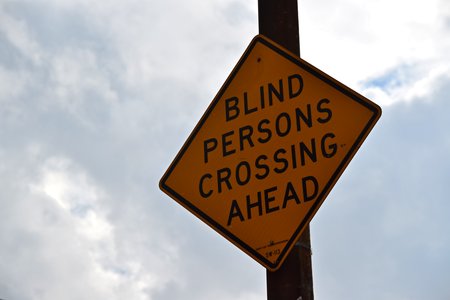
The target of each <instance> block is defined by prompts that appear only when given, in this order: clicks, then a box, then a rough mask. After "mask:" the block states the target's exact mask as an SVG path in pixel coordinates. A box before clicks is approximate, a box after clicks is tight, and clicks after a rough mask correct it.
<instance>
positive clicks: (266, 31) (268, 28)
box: [258, 0, 314, 300]
mask: <svg viewBox="0 0 450 300" xmlns="http://www.w3.org/2000/svg"><path fill="white" fill-rule="evenodd" d="M258 24H259V33H260V34H263V35H265V36H267V37H269V38H271V39H272V40H274V41H275V42H277V43H279V44H280V45H282V46H284V47H285V48H286V49H288V50H289V51H291V52H292V53H294V54H296V55H297V56H299V57H300V38H299V26H298V4H297V0H258ZM266 278H267V299H268V300H285V299H286V300H287V299H295V300H297V299H301V300H312V299H314V293H313V276H312V264H311V241H310V230H309V225H308V226H307V228H306V229H305V230H304V231H303V234H302V235H301V236H300V238H299V240H298V241H297V242H296V244H295V246H294V248H293V249H292V251H291V252H290V253H289V254H288V257H287V258H286V261H285V262H284V263H283V265H282V266H281V267H280V268H279V269H278V270H277V271H274V272H272V271H270V270H268V269H267V271H266Z"/></svg>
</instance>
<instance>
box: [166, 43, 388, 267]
mask: <svg viewBox="0 0 450 300" xmlns="http://www.w3.org/2000/svg"><path fill="white" fill-rule="evenodd" d="M380 116H381V109H380V107H378V106H377V105H376V104H374V103H373V102H371V101H370V100H368V99H366V98H364V97H363V96H361V95H359V94H357V93H356V92H354V91H353V90H351V89H349V88H348V87H346V86H344V85H343V84H341V83H339V82H337V81H336V80H334V79H333V78H331V77H330V76H328V75H326V74H325V73H323V72H322V71H320V70H318V69H317V68H315V67H313V66H312V65H310V64H309V63H307V62H305V61H304V60H302V59H300V58H299V57H296V56H295V55H293V54H292V53H290V52H289V51H287V50H285V49H284V48H283V47H281V46H279V45H277V44H276V43H274V42H273V41H271V40H269V39H267V38H266V37H263V36H261V35H259V36H256V37H255V38H254V39H253V40H252V42H251V43H250V45H249V46H248V48H247V50H246V51H245V53H244V54H243V56H242V57H241V59H240V60H239V62H238V64H237V65H236V67H235V68H234V69H233V71H232V72H231V74H230V76H229V77H228V79H227V80H226V82H225V83H224V85H223V86H222V88H221V89H220V91H219V92H218V94H217V96H216V97H215V98H214V100H213V101H212V103H211V104H210V106H209V107H208V109H207V110H206V112H205V113H204V115H203V117H202V118H201V120H200V121H199V123H198V124H197V126H196V127H195V129H194V130H193V132H192V133H191V135H190V136H189V138H188V139H187V141H186V142H185V144H184V145H183V147H182V148H181V150H180V151H179V153H178V155H177V156H176V158H175V159H174V161H173V162H172V164H171V165H170V166H169V168H168V170H167V171H166V173H165V174H164V176H163V177H162V179H161V182H160V188H161V190H163V191H164V192H165V193H167V194H168V195H169V196H170V197H172V198H173V199H175V200H176V201H177V202H178V203H180V204H181V205H183V206H184V207H185V208H187V209H188V210H189V211H191V212H192V213H193V214H194V215H196V216H197V217H199V218H200V219H202V220H203V221H204V222H205V223H207V224H208V225H209V226H211V227H212V228H213V229H214V230H216V231H217V232H218V233H220V234H221V235H223V236H224V237H225V238H227V239H228V240H229V241H231V242H232V243H234V244H235V245H236V246H237V247H239V248H240V249H242V250H243V251H245V252H246V253H247V254H249V255H250V256H251V257H253V258H254V259H255V260H257V261H258V262H259V263H261V264H262V265H263V266H265V267H266V268H268V269H270V270H276V269H277V268H278V267H279V266H280V265H281V263H282V262H283V260H284V259H285V258H286V255H287V254H288V252H289V251H290V249H291V248H292V247H293V246H294V244H295V242H296V240H297V239H298V238H299V236H300V235H301V233H302V231H303V229H304V228H305V227H306V226H307V225H308V224H309V222H310V221H311V219H312V217H313V216H314V214H315V213H316V212H317V210H318V209H319V207H320V206H321V204H322V203H323V201H324V200H325V198H326V196H327V195H328V193H329V192H330V190H331V189H332V187H333V186H334V184H335V183H336V181H337V180H338V178H339V176H340V175H341V174H342V172H343V171H344V169H345V168H346V166H347V165H348V163H349V162H350V160H351V159H352V157H353V156H354V154H355V153H356V151H357V150H358V148H359V147H360V146H361V143H362V142H363V141H364V139H365V138H366V137H367V135H368V134H369V132H370V131H371V129H372V128H373V126H374V125H375V123H376V122H377V120H378V119H379V117H380Z"/></svg>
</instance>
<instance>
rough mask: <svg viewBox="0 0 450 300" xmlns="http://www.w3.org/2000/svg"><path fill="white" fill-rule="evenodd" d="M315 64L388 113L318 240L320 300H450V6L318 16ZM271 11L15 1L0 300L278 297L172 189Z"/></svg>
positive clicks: (312, 37) (389, 4)
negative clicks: (183, 152) (180, 161)
mask: <svg viewBox="0 0 450 300" xmlns="http://www.w3.org/2000/svg"><path fill="white" fill-rule="evenodd" d="M299 16H300V38H301V53H302V58H304V59H305V60H307V61H309V62H310V63H312V64H313V65H315V66H317V67H318V68H320V69H322V70H324V71H325V72H326V73H328V74H330V75H331V76H333V77H335V78H336V79H338V80H339V81H341V82H343V83H344V84H346V85H348V86H350V87H351V88H353V89H355V90H357V91H358V92H360V93H361V94H363V95H364V96H366V97H368V98H369V99H371V100H373V101H374V102H376V103H378V104H379V105H380V106H381V107H382V108H383V116H382V118H381V119H380V121H379V123H378V124H377V126H376V127H375V128H374V130H373V131H372V133H371V135H370V136H369V137H368V139H367V140H366V142H365V144H364V145H363V146H362V147H361V149H360V151H359V152H358V153H357V154H356V156H355V158H354V159H353V161H352V162H351V164H350V165H349V167H348V169H347V170H346V171H345V172H344V174H343V175H342V177H341V179H340V180H339V182H338V183H337V184H336V186H335V188H334V190H333V191H332V192H331V193H330V195H329V197H328V199H327V200H326V201H325V202H324V204H323V206H322V207H321V209H320V210H319V212H318V213H317V215H316V217H315V218H314V220H313V221H312V223H311V235H312V247H313V273H314V290H315V297H316V299H319V300H320V299H338V300H340V299H342V300H343V299H345V300H347V299H369V300H370V299H377V300H379V299H383V300H394V299H395V300H398V299H408V300H410V299H450V286H449V282H450V234H449V229H450V218H449V216H450V201H449V183H450V132H449V129H450V118H449V116H450V99H449V95H450V55H449V53H450V39H449V36H450V2H449V1H447V0H427V1H419V0H408V1H407V0H380V1H369V2H367V1H358V0H337V1H330V0H314V1H313V0H305V1H300V3H299ZM257 22H258V20H257V1H256V0H241V1H237V0H236V1H235V0H208V1H204V0H190V1H181V0H166V1H155V0H147V1H145V0H144V1H143V0H140V1H137V0H128V1H119V0H110V1H100V0H98V1H93V0H22V1H21V0H12V1H10V0H0V298H1V299H6V300H32V299H33V300H34V299H39V300H40V299H42V300H61V299H68V300H72V299H73V300H80V299H89V300H90V299H109V300H115V299H117V300H118V299H136V300H139V299H154V300H172V299H192V300H203V299H204V300H206V299H215V300H225V299H237V300H255V299H265V297H266V296H265V295H266V286H265V269H264V268H263V267H261V266H260V265H259V264H258V263H256V262H255V261H254V260H253V259H251V258H250V257H248V256H247V255H246V254H244V253H242V252H241V250H239V249H237V248H236V247H235V246H233V245H232V244H230V243H229V242H228V241H226V240H225V239H224V238H222V237H221V236H219V235H218V234H217V233H215V232H214V231H212V230H211V229H210V228H209V227H208V226H206V225H205V224H203V223H202V222H201V221H199V220H197V219H196V218H195V217H194V216H193V215H191V214H190V213H189V212H187V211H186V210H185V209H184V208H182V207H181V206H180V205H178V204H177V203H175V202H174V201H173V200H171V199H170V198H169V197H167V196H166V195H164V194H163V193H162V192H160V191H159V189H158V181H159V179H160V177H161V176H162V174H163V173H164V171H165V169H166V168H167V167H168V165H169V164H170V162H171V161H172V159H173V158H174V156H175V154H176V153H177V152H178V150H179V148H180V147H181V146H182V144H183V142H184V141H185V139H186V138H187V136H188V135H189V133H190V131H191V130H192V129H193V127H194V126H195V124H196V122H197V120H198V119H199V118H200V117H201V115H202V114H203V112H204V110H205V109H206V107H207V106H208V104H209V102H210V101H211V100H212V99H213V97H214V95H215V94H216V92H217V91H218V89H219V88H220V86H221V85H222V83H223V82H224V81H225V79H226V77H227V75H228V74H229V72H230V71H231V69H232V67H233V66H234V65H235V63H236V62H237V61H238V59H239V57H240V55H241V54H242V52H243V51H244V49H245V48H246V47H247V45H248V43H249V42H250V40H251V39H252V37H253V36H255V35H256V34H257V33H258V24H257Z"/></svg>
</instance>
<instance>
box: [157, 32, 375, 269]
mask: <svg viewBox="0 0 450 300" xmlns="http://www.w3.org/2000/svg"><path fill="white" fill-rule="evenodd" d="M258 43H261V44H263V45H265V46H267V47H269V48H270V49H271V50H273V51H275V52H276V53H278V54H279V55H281V56H283V57H284V58H286V59H288V60H289V61H291V62H292V63H294V64H296V65H298V66H299V67H300V68H302V69H304V70H305V71H306V72H308V73H310V74H312V75H313V76H314V77H316V78H318V79H320V80H321V81H323V82H325V83H326V84H328V85H330V86H331V87H333V88H334V89H336V90H338V91H339V92H341V93H343V94H345V95H346V96H348V97H349V98H351V99H352V100H354V101H356V102H358V103H359V104H361V105H363V106H365V107H366V108H367V109H369V110H370V111H371V112H372V113H373V115H372V117H371V118H370V119H369V121H368V122H367V124H366V126H365V127H364V129H363V130H362V132H361V133H360V134H359V135H358V138H357V139H356V141H355V142H354V143H353V144H352V146H351V147H350V149H349V151H348V152H347V154H346V155H345V157H344V159H343V160H342V161H341V163H340V164H339V165H338V167H337V168H336V170H335V172H334V173H333V174H332V176H331V178H330V180H328V182H327V183H326V184H325V187H324V188H323V189H322V192H321V193H320V194H319V195H318V196H317V198H316V201H315V202H314V204H313V205H312V207H311V209H310V210H309V211H308V212H307V214H306V216H305V218H303V220H302V221H301V222H300V224H299V226H298V227H297V229H296V230H295V232H294V234H293V235H292V237H291V238H290V239H289V240H288V242H287V244H286V246H285V247H284V249H283V250H282V251H281V253H280V255H279V256H278V259H277V260H276V262H275V263H272V262H270V261H269V260H268V259H266V258H265V257H264V256H263V255H262V254H260V253H259V252H257V251H256V250H255V249H253V248H251V247H250V246H249V245H247V244H246V243H245V242H243V241H241V240H240V239H239V238H238V237H237V236H235V235H234V234H232V233H231V232H229V231H228V230H227V229H225V228H224V227H223V226H222V225H220V224H219V223H217V222H216V221H215V220H213V219H212V218H211V217H209V216H208V215H206V214H205V213H204V212H202V211H201V210H200V209H199V208H197V207H196V206H195V205H193V204H192V203H191V202H190V201H189V200H188V199H185V198H184V197H183V196H181V195H180V194H179V193H177V192H176V191H175V190H174V189H173V188H171V187H170V186H168V185H167V183H166V182H167V180H168V178H169V177H170V174H171V173H172V172H173V170H174V169H175V167H176V166H177V164H178V162H179V161H180V159H181V158H182V157H183V155H184V153H185V152H186V150H187V149H188V148H189V146H190V145H191V143H192V141H193V140H194V139H195V137H196V136H197V133H198V132H199V131H200V129H201V128H202V127H203V125H204V123H205V121H206V120H207V119H208V117H209V115H210V114H211V112H212V111H213V109H214V108H215V107H216V105H217V103H218V102H219V100H220V99H221V98H222V95H223V94H224V92H225V91H226V89H227V88H228V86H229V84H230V83H231V82H232V81H233V79H234V78H235V76H236V74H237V73H238V72H239V70H240V69H241V67H242V65H243V64H244V62H245V61H246V59H247V58H248V56H249V54H250V53H251V51H252V50H253V48H254V47H255V46H256V45H257V44H258ZM380 117H381V108H380V107H379V106H378V105H377V104H375V103H373V102H372V101H370V100H369V99H367V98H365V97H364V96H362V95H360V94H358V93H357V92H355V91H354V90H352V89H350V88H349V87H347V86H346V85H344V84H342V83H340V82H338V81H337V80H335V79H334V78H332V77H331V76H329V75H327V74H325V73H324V72H322V71H321V70H319V69H317V68H316V67H314V66H312V65H311V64H309V63H307V62H306V61H304V60H303V59H301V58H299V57H298V56H296V55H295V54H293V53H291V52H290V51H289V50H287V49H285V48H284V47H282V46H280V45H278V44H276V43H275V42H274V41H272V40H270V39H269V38H267V37H265V36H263V35H261V34H259V35H257V36H255V37H254V38H253V40H252V41H251V42H250V44H249V46H248V47H247V49H246V50H245V52H244V54H243V55H242V57H241V58H240V59H239V61H238V63H237V64H236V66H235V67H234V68H233V70H232V71H231V73H230V75H229V76H228V78H227V79H226V81H225V83H224V84H223V85H222V87H221V88H220V90H219V92H218V93H217V95H216V96H215V97H214V99H213V101H212V102H211V104H210V105H209V106H208V108H207V109H206V111H205V113H204V114H203V116H202V117H201V119H200V121H199V122H198V123H197V125H196V126H195V128H194V129H193V131H192V132H191V134H190V135H189V137H188V139H187V140H186V142H185V143H184V144H183V146H182V147H181V149H180V150H179V152H178V154H177V156H176V157H175V159H174V160H173V162H172V163H171V164H170V166H169V168H168V169H167V171H166V172H165V173H164V175H163V177H162V178H161V180H160V182H159V187H160V189H161V190H162V191H163V192H165V193H166V194H167V195H169V196H170V197H171V198H173V199H174V200H175V201H177V202H178V203H179V204H181V205H182V206H183V207H185V208H186V209H187V210H189V211H190V212H191V213H193V214H194V215H195V216H197V217H198V218H200V219H201V220H202V221H203V222H205V223H206V224H208V225H209V226H210V227H211V228H212V229H214V230H215V231H216V232H218V233H219V234H220V235H222V236H223V237H225V238H226V239H227V240H229V241H230V242H232V243H233V244H234V245H236V246H237V247H238V248H240V249H242V250H243V251H244V252H246V253H247V254H249V255H250V256H251V257H253V258H254V259H255V260H256V261H258V262H259V263H261V264H262V265H264V266H265V267H266V268H267V269H269V270H271V271H275V270H277V269H278V268H279V267H280V266H281V264H282V263H283V261H284V260H285V258H286V257H287V254H288V253H289V252H290V251H291V249H292V248H293V246H294V245H295V242H296V241H297V240H298V238H299V237H300V235H301V234H302V232H303V230H304V229H305V227H306V225H307V224H309V223H310V222H311V220H312V218H313V216H314V215H315V214H316V212H317V211H318V209H319V208H320V206H321V205H322V203H323V202H324V201H325V199H326V197H327V195H328V194H329V193H330V191H331V189H332V188H333V186H334V185H335V184H336V182H337V180H338V179H339V177H340V176H341V175H342V173H343V172H344V170H345V168H346V167H347V165H348V164H349V163H350V161H351V160H352V158H353V156H354V155H355V154H356V152H357V151H358V149H359V148H360V147H361V144H362V142H363V141H364V140H365V138H366V137H367V135H368V134H369V133H370V131H371V130H372V128H373V127H374V126H375V123H376V122H377V121H378V119H379V118H380Z"/></svg>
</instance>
